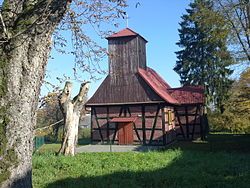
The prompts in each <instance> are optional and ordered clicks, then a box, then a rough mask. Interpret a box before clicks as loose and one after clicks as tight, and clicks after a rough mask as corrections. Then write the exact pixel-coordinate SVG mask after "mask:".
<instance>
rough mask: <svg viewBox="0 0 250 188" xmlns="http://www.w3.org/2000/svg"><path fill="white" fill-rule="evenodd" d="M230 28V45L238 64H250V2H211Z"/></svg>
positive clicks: (230, 0)
mask: <svg viewBox="0 0 250 188" xmlns="http://www.w3.org/2000/svg"><path fill="white" fill-rule="evenodd" d="M213 2H214V3H215V5H216V8H217V10H219V11H220V12H221V14H223V16H224V18H225V19H226V21H227V22H226V24H227V25H228V26H229V28H230V35H229V36H230V37H229V41H230V45H231V48H232V50H233V51H234V55H235V57H236V59H237V61H238V62H242V63H243V64H244V63H246V64H247V65H249V63H250V1H249V0H213Z"/></svg>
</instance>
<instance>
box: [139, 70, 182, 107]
mask: <svg viewBox="0 0 250 188" xmlns="http://www.w3.org/2000/svg"><path fill="white" fill-rule="evenodd" d="M138 73H139V75H140V76H141V77H142V78H143V79H144V81H145V82H146V83H147V84H148V85H149V86H150V87H151V88H152V89H153V90H154V91H155V92H156V93H157V94H158V95H159V96H160V97H161V98H162V99H164V100H165V101H166V102H168V103H171V104H178V103H179V102H178V101H177V100H176V99H175V98H173V97H172V96H171V95H170V94H169V93H168V92H167V89H168V88H170V86H169V85H168V84H167V83H166V82H165V81H163V79H162V78H161V77H160V76H159V75H158V74H157V73H156V72H155V71H154V70H153V69H151V68H147V70H144V69H141V68H139V71H138Z"/></svg>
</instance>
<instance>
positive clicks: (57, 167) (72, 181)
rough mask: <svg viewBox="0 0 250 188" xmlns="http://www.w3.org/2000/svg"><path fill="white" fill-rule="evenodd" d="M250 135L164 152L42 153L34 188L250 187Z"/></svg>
mask: <svg viewBox="0 0 250 188" xmlns="http://www.w3.org/2000/svg"><path fill="white" fill-rule="evenodd" d="M249 147H250V136H249V135H248V136H247V135H238V136H234V135H219V134H216V135H210V136H209V138H208V141H206V142H203V141H196V142H193V143H189V142H179V143H176V144H175V145H173V146H172V148H171V149H168V150H165V151H159V152H145V153H137V152H128V153H82V154H78V155H76V156H75V157H65V156H55V155H54V154H53V153H51V152H50V153H48V152H45V153H40V154H39V153H37V154H35V155H34V157H33V185H34V188H42V187H43V188H66V187H67V188H78V187H79V188H82V187H83V188H85V187H86V188H95V187H96V188H106V187H107V188H109V187H111V188H112V187H114V188H116V187H119V188H127V187H129V188H133V187H152V188H153V187H157V188H158V187H171V188H172V187H176V188H177V187H180V188H182V187H194V188H196V187H201V188H203V187H209V188H210V187H213V188H214V187H232V188H233V187H237V188H241V187H243V188H244V187H249V185H250V148H249Z"/></svg>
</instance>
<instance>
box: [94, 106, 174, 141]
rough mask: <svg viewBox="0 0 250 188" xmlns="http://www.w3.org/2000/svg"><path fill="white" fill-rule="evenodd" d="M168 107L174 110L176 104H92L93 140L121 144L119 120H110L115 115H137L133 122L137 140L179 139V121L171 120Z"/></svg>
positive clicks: (171, 110)
mask: <svg viewBox="0 0 250 188" xmlns="http://www.w3.org/2000/svg"><path fill="white" fill-rule="evenodd" d="M166 109H167V112H169V111H170V112H171V113H172V114H173V108H171V107H168V108H165V107H164V106H163V105H140V106H139V105H134V106H126V105H125V106H106V107H92V110H91V112H92V126H91V137H92V141H93V142H95V143H96V142H101V143H114V144H117V143H118V137H117V131H118V130H117V124H116V123H110V120H111V119H112V118H114V117H137V120H136V121H135V122H134V123H133V135H134V144H146V145H165V144H167V143H170V142H172V141H173V140H175V131H174V125H175V124H174V119H172V120H171V121H168V119H167V118H166V111H165V110H166ZM172 117H173V116H172ZM169 122H171V123H170V124H169Z"/></svg>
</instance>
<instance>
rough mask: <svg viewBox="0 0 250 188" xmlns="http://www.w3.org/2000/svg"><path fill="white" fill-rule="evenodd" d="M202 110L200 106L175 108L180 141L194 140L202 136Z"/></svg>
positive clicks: (177, 132)
mask: <svg viewBox="0 0 250 188" xmlns="http://www.w3.org/2000/svg"><path fill="white" fill-rule="evenodd" d="M201 110H202V107H201V106H200V105H192V106H191V105H190V106H181V107H175V116H176V118H175V123H176V134H177V138H178V139H185V140H192V139H195V138H197V137H201V136H202V135H201V133H202V123H201V116H202V111H201Z"/></svg>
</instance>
